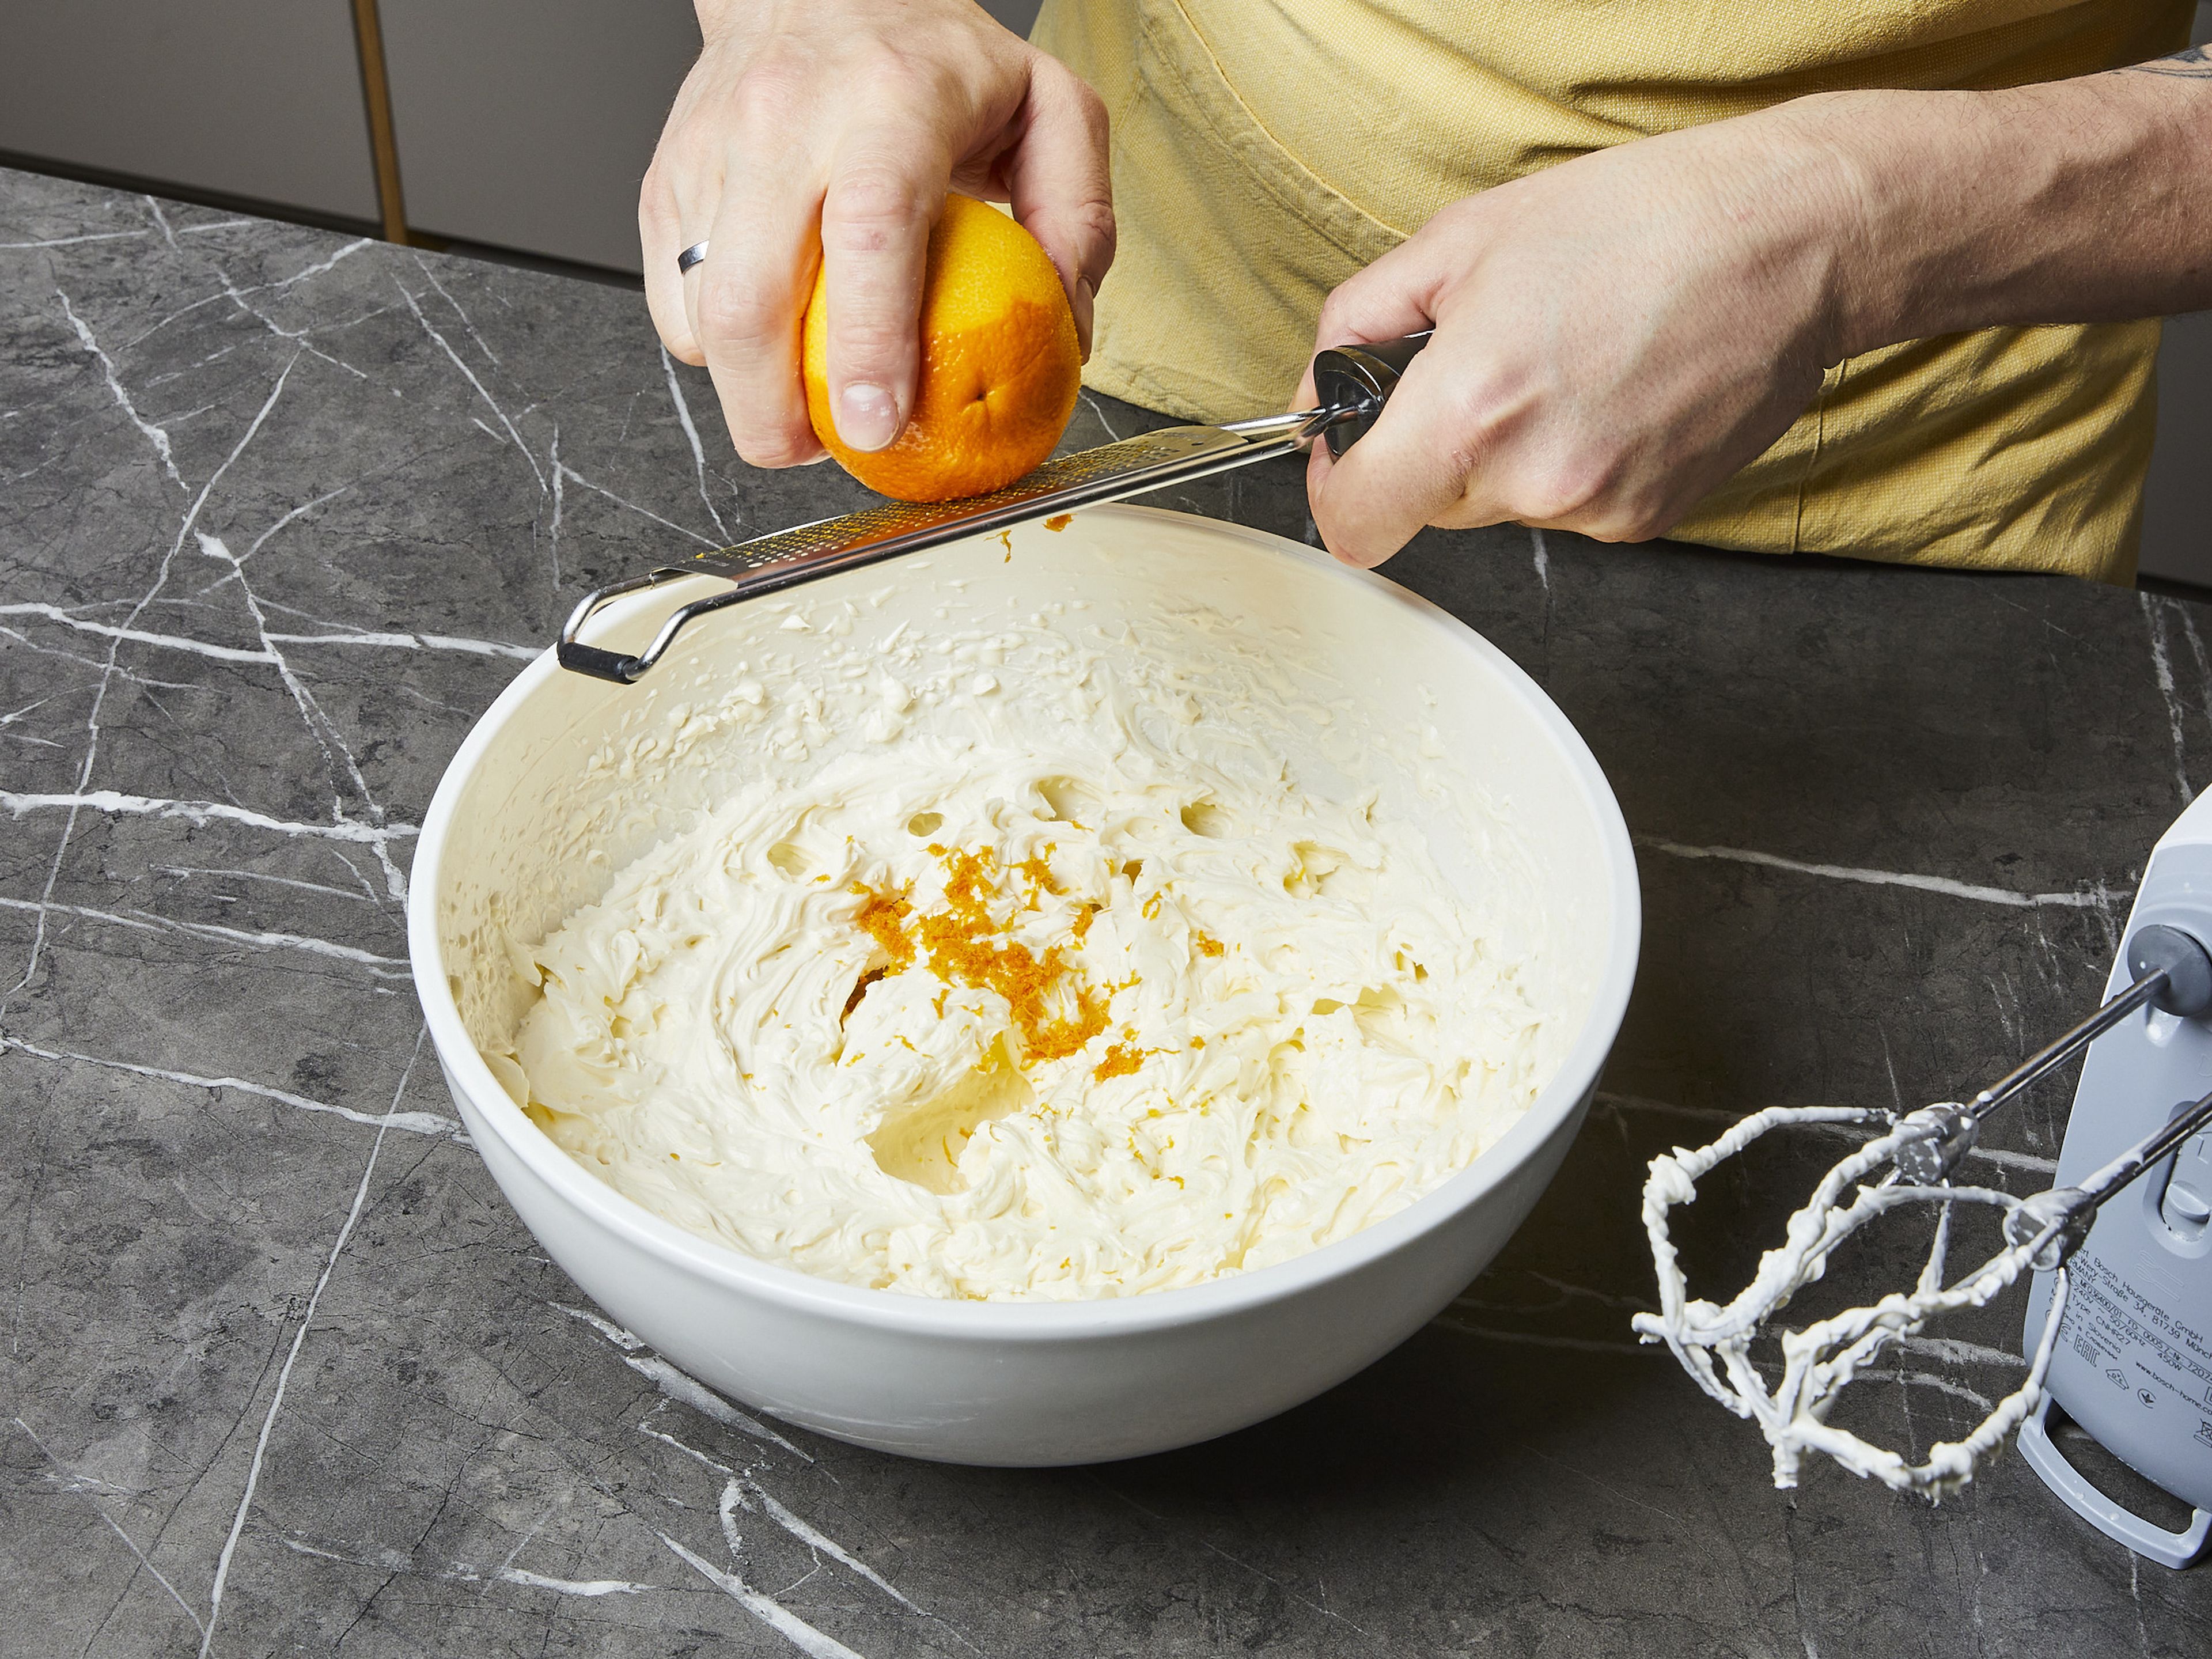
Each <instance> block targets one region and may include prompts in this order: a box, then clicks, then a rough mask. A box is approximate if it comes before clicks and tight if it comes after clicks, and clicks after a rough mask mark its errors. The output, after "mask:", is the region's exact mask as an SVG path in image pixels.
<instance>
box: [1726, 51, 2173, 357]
mask: <svg viewBox="0 0 2212 1659" xmlns="http://www.w3.org/2000/svg"><path fill="white" fill-rule="evenodd" d="M1770 113H1771V115H1772V116H1773V117H1775V118H1777V119H1778V121H1779V122H1780V123H1781V125H1782V127H1783V130H1784V131H1785V132H1786V133H1788V134H1789V135H1790V136H1791V137H1793V138H1794V139H1795V140H1796V141H1798V142H1804V143H1812V144H1814V145H1817V146H1820V147H1822V148H1824V149H1826V150H1828V151H1829V153H1830V154H1832V156H1833V157H1834V158H1835V160H1836V162H1837V164H1838V168H1839V170H1840V173H1841V175H1842V177H1843V178H1844V179H1845V180H1846V181H1847V183H1846V185H1845V188H1844V191H1843V193H1842V199H1843V200H1844V201H1846V202H1847V203H1848V204H1850V205H1849V208H1848V210H1847V211H1846V215H1845V217H1846V221H1847V222H1846V223H1845V224H1844V226H1842V227H1840V228H1841V229H1842V231H1843V233H1844V234H1843V235H1842V236H1841V238H1840V239H1839V240H1840V242H1841V246H1838V249H1837V252H1836V265H1835V273H1834V277H1833V289H1834V298H1833V303H1834V306H1835V319H1834V324H1833V331H1832V332H1833V338H1832V346H1833V353H1832V355H1833V356H1834V357H1836V358H1841V357H1844V356H1850V355H1853V354H1855V353H1857V352H1861V351H1866V350H1869V349H1873V348H1875V347H1876V346H1881V345H1885V344H1888V343H1893V342H1895V341H1899V340H1906V339H1916V338H1921V337H1927V336H1929V335H1940V334H1948V333H1954V332H1957V331H1961V330H1966V329H1972V328H1981V327H1987V326H1990V325H2000V324H2011V325H2033V324H2038V323H2081V322H2104V321H2112V320H2117V319H2126V318H2134V317H2148V316H2158V315H2162V314H2166V313H2174V312H2182V311H2196V310H2202V309H2205V308H2207V307H2212V61H2207V59H2206V57H2205V54H2204V52H2203V51H2201V50H2192V51H2191V52H2188V53H2184V54H2181V55H2179V56H2178V57H2175V58H2165V59H2161V60H2160V61H2159V62H2157V63H2155V64H2143V65H2139V66H2136V67H2135V68H2132V69H2128V70H2115V71H2112V72H2111V73H2108V74H2103V75H2094V76H2084V77H2082V78H2081V79H2079V80H2074V81H2062V82H2051V83H2049V84H2046V85H2042V86H2034V87H2022V88H2014V89H2011V90H2007V91H2002V92H1990V93H1978V92H1938V93H1916V92H1871V93H1843V94H1832V95H1829V96H1824V97H1819V98H1810V99H1805V100H1800V101H1799V102H1797V103H1796V104H1791V105H1786V106H1782V107H1780V108H1778V109H1777V110H1775V111H1772V112H1770Z"/></svg>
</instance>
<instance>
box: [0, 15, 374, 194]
mask: <svg viewBox="0 0 2212 1659" xmlns="http://www.w3.org/2000/svg"><path fill="white" fill-rule="evenodd" d="M0 150H8V151H12V152H13V153H15V154H16V155H21V156H24V157H26V158H28V159H30V160H32V161H46V162H49V163H52V164H53V165H55V166H58V167H63V168H65V169H67V170H70V171H71V172H78V173H82V172H95V173H115V174H123V175H128V176H130V177H132V178H138V179H148V180H153V181H158V182H161V183H166V184H173V185H180V186H182V187H183V188H184V189H185V190H187V191H196V192H199V193H203V194H207V195H214V196H222V197H242V198H246V199H249V200H253V201H259V202H267V203H270V204H274V205H276V206H278V207H283V208H289V209H291V210H295V212H299V213H303V214H307V215H312V216H316V217H319V218H325V219H349V220H355V221H358V222H362V223H365V224H367V223H374V222H375V221H376V218H377V201H376V170H375V165H374V161H372V160H371V159H370V151H369V140H368V114H367V110H366V106H365V105H364V103H363V100H362V78H361V59H360V58H359V56H358V54H357V52H356V46H355V42H354V29H353V9H352V7H351V6H350V5H349V3H348V0H190V3H183V0H0Z"/></svg>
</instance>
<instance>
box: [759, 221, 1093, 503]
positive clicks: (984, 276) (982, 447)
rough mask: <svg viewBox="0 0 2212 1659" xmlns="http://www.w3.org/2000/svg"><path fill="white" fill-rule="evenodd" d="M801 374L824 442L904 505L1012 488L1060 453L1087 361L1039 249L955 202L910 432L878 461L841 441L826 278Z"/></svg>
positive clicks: (929, 289) (940, 248)
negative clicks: (832, 394)
mask: <svg viewBox="0 0 2212 1659" xmlns="http://www.w3.org/2000/svg"><path fill="white" fill-rule="evenodd" d="M802 368H803V371H804V374H805V380H806V412H807V415H808V416H809V418H810V419H811V421H812V422H813V423H814V435H815V436H817V437H818V438H819V439H821V440H822V444H823V447H824V448H825V449H827V450H828V451H829V453H831V454H832V455H835V456H836V458H837V461H838V465H841V466H842V467H843V468H844V469H845V470H846V471H848V472H849V473H851V474H852V475H853V476H854V477H856V478H858V479H859V480H860V482H861V483H864V484H866V485H867V487H868V488H869V489H873V490H877V491H878V492H880V493H881V494H883V495H889V496H891V497H892V498H893V499H895V500H897V501H951V500H953V499H954V498H955V497H957V496H961V495H983V494H985V493H987V491H990V490H994V489H998V488H999V487H1000V486H1001V485H1002V484H1009V483H1012V482H1013V481H1014V480H1015V479H1016V478H1018V477H1021V476H1022V474H1024V472H1027V471H1030V469H1031V468H1032V467H1035V466H1036V465H1037V464H1038V463H1039V462H1041V461H1042V460H1043V459H1045V458H1046V457H1047V456H1048V455H1050V454H1051V453H1052V449H1053V446H1054V444H1056V443H1058V442H1059V441H1060V434H1061V433H1062V432H1064V431H1066V429H1067V417H1068V416H1071V415H1073V413H1074V412H1075V393H1076V389H1077V387H1078V386H1079V385H1080V384H1081V376H1082V372H1083V353H1082V349H1081V348H1080V347H1079V345H1078V344H1077V343H1076V338H1075V314H1074V313H1073V312H1072V311H1070V310H1069V309H1068V306H1067V294H1066V290H1065V289H1062V288H1061V287H1060V273H1059V272H1058V271H1057V270H1054V269H1053V264H1052V261H1051V260H1050V259H1048V258H1046V257H1045V252H1044V250H1043V249H1042V248H1041V247H1039V246H1037V243H1036V238H1035V237H1033V236H1031V235H1030V234H1029V232H1027V231H1026V230H1024V229H1023V228H1021V227H1020V226H1019V225H1018V224H1016V223H1015V222H1014V221H1013V220H1012V219H1011V218H1009V217H1008V216H1006V215H1005V214H1003V213H1001V212H1000V211H999V210H997V209H996V208H994V207H990V206H988V205H987V204H984V203H981V202H978V201H975V200H974V199H973V198H972V197H966V196H948V197H945V214H944V216H943V217H942V218H940V219H939V220H938V222H937V225H936V228H934V229H933V230H932V231H931V232H930V233H929V264H928V269H927V272H926V274H925V275H924V276H923V278H922V289H921V381H920V384H919V385H918V386H916V387H915V400H914V413H913V415H912V416H911V417H909V418H908V422H907V423H906V427H905V429H904V430H902V432H901V433H900V434H899V435H898V436H897V437H896V439H895V440H893V441H892V442H891V444H890V447H888V448H885V449H878V450H876V451H874V452H872V453H867V452H863V451H860V450H856V449H848V447H846V446H845V445H844V444H843V443H842V442H840V441H838V437H837V428H836V423H835V422H833V421H832V420H831V419H830V417H829V301H828V299H827V298H826V296H825V292H824V273H823V272H822V271H819V270H817V272H816V273H815V277H814V297H813V298H812V299H811V300H810V301H808V302H807V307H806V327H805V350H804V354H803V357H802Z"/></svg>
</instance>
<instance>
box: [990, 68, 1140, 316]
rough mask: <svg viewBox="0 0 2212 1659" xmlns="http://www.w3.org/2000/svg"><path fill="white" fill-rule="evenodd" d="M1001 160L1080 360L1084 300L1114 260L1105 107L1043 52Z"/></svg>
mask: <svg viewBox="0 0 2212 1659" xmlns="http://www.w3.org/2000/svg"><path fill="white" fill-rule="evenodd" d="M1003 165H1004V167H1005V178H1006V192H1007V195H1008V197H1010V199H1011V204H1012V207H1013V210H1014V217H1015V218H1016V219H1018V220H1019V221H1020V222H1021V224H1022V228H1024V229H1025V230H1027V231H1028V232H1029V234H1030V235H1032V236H1034V237H1036V239H1037V242H1038V244H1039V245H1040V246H1042V248H1043V249H1044V251H1045V254H1046V257H1047V258H1049V259H1051V261H1052V263H1053V265H1054V269H1056V270H1058V271H1059V272H1060V285H1061V286H1062V287H1063V288H1065V289H1066V290H1067V302H1068V304H1069V306H1070V307H1072V308H1073V310H1074V313H1075V331H1076V335H1077V337H1079V339H1080V340H1081V341H1082V343H1083V352H1084V356H1086V357H1087V356H1090V355H1091V301H1092V299H1093V297H1094V296H1095V295H1097V292H1098V284H1099V283H1100V282H1101V281H1102V280H1103V278H1104V277H1105V275H1106V270H1107V267H1108V266H1109V265H1111V264H1113V263H1114V185H1113V179H1112V177H1111V174H1110V173H1109V169H1108V166H1107V133H1106V106H1105V105H1104V104H1103V103H1101V102H1100V101H1099V100H1098V94H1097V93H1095V92H1093V91H1091V88H1089V87H1087V86H1085V84H1084V83H1083V82H1081V81H1080V80H1079V79H1078V78H1077V77H1076V76H1074V75H1073V74H1072V73H1070V72H1069V71H1068V70H1066V68H1064V67H1063V66H1062V65H1061V64H1059V63H1058V62H1056V61H1055V60H1054V59H1053V58H1048V57H1046V56H1045V55H1044V54H1043V53H1042V52H1037V53H1035V54H1034V55H1033V57H1032V58H1031V67H1030V85H1029V94H1028V96H1027V98H1026V99H1025V100H1024V106H1023V112H1022V134H1021V137H1020V139H1019V141H1018V143H1016V144H1015V146H1014V148H1013V150H1012V154H1011V155H1008V156H1007V157H1006V161H1005V162H1004V164H1003Z"/></svg>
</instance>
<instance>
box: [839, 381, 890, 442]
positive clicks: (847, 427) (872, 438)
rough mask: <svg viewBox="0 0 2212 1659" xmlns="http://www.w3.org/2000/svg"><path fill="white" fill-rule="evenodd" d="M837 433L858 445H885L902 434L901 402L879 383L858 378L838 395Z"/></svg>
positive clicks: (845, 439) (846, 440)
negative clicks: (899, 421)
mask: <svg viewBox="0 0 2212 1659" xmlns="http://www.w3.org/2000/svg"><path fill="white" fill-rule="evenodd" d="M837 435H838V436H839V437H840V438H842V439H843V440H844V441H845V442H846V444H847V445H848V447H851V448H854V449H858V450H864V451H865V450H874V449H881V448H882V447H884V445H885V444H887V443H889V442H890V441H891V440H892V439H893V438H896V436H898V405H897V404H894V403H893V402H892V401H891V394H890V392H886V391H884V389H883V387H881V386H871V385H869V384H868V382H866V380H855V381H854V383H853V384H852V385H851V386H847V387H846V388H845V389H844V391H843V392H840V393H839V394H838V397H837Z"/></svg>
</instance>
